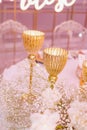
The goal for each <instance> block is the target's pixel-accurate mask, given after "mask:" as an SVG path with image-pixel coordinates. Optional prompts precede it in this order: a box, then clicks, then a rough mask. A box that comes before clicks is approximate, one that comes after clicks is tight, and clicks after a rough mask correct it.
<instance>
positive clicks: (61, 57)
mask: <svg viewBox="0 0 87 130" xmlns="http://www.w3.org/2000/svg"><path fill="white" fill-rule="evenodd" d="M67 57H68V52H67V51H66V50H64V49H62V48H46V49H45V50H44V52H43V59H44V65H45V67H46V70H47V72H48V73H49V77H48V80H49V81H50V83H51V85H50V87H51V88H52V89H53V88H54V84H55V82H56V81H57V75H58V74H59V73H60V72H61V71H62V70H63V68H64V66H65V64H66V61H67Z"/></svg>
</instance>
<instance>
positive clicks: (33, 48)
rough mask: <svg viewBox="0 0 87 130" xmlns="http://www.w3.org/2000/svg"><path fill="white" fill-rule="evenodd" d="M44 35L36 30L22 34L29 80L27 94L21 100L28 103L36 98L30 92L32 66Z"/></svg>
mask: <svg viewBox="0 0 87 130" xmlns="http://www.w3.org/2000/svg"><path fill="white" fill-rule="evenodd" d="M44 35H45V34H44V33H43V32H41V31H36V30H26V31H24V32H23V42H24V47H25V49H26V51H27V52H28V54H29V55H28V58H29V60H30V80H29V93H27V94H24V95H23V98H24V99H26V100H27V101H28V102H29V103H32V102H33V100H34V99H35V98H36V95H35V93H33V92H32V76H33V66H34V63H35V59H36V54H37V52H38V51H39V50H40V49H41V47H42V44H43V41H44Z"/></svg>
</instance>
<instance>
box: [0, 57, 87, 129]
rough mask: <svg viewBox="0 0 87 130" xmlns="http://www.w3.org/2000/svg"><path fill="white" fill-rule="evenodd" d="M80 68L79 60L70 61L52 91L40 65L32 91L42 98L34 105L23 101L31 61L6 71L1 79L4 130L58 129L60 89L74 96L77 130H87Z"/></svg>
mask: <svg viewBox="0 0 87 130" xmlns="http://www.w3.org/2000/svg"><path fill="white" fill-rule="evenodd" d="M77 65H78V62H77V60H76V59H69V60H68V62H67V64H66V66H65V68H64V69H63V71H62V72H61V73H60V74H59V76H58V81H57V82H56V84H55V87H54V89H53V90H52V89H50V84H49V82H48V81H47V77H48V73H47V72H46V70H45V68H44V66H43V65H42V64H36V65H35V67H34V71H33V85H32V88H33V90H34V91H36V93H38V95H39V96H38V97H37V98H36V99H35V100H34V102H33V105H32V104H28V103H27V102H26V101H24V100H22V95H23V94H24V93H27V92H28V83H29V67H30V66H29V61H28V60H27V59H24V60H23V61H21V62H19V63H17V64H16V65H13V66H11V67H10V68H8V69H5V70H4V72H3V74H2V75H1V76H0V130H55V126H56V123H57V122H58V120H59V118H60V117H59V112H58V111H57V110H56V109H55V104H56V102H58V101H59V99H60V98H61V93H60V91H59V88H60V86H62V87H63V89H64V91H65V93H66V95H67V97H68V98H71V97H72V102H71V103H70V107H69V109H68V114H69V116H70V119H71V125H73V126H74V127H75V129H76V130H87V102H86V101H80V100H79V96H78V90H79V79H78V77H77V76H76V74H75V71H76V67H77ZM55 110H56V111H55ZM70 130H71V129H70Z"/></svg>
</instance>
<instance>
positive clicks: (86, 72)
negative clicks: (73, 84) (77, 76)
mask: <svg viewBox="0 0 87 130" xmlns="http://www.w3.org/2000/svg"><path fill="white" fill-rule="evenodd" d="M82 78H83V81H84V84H87V60H84V61H83V64H82Z"/></svg>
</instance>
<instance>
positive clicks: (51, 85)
mask: <svg viewBox="0 0 87 130" xmlns="http://www.w3.org/2000/svg"><path fill="white" fill-rule="evenodd" d="M48 80H49V82H50V88H51V89H53V88H54V84H55V82H56V81H57V76H52V75H50V76H49V77H48Z"/></svg>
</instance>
